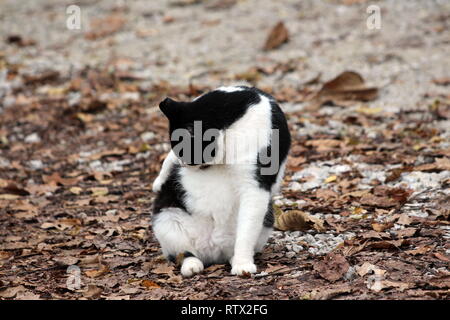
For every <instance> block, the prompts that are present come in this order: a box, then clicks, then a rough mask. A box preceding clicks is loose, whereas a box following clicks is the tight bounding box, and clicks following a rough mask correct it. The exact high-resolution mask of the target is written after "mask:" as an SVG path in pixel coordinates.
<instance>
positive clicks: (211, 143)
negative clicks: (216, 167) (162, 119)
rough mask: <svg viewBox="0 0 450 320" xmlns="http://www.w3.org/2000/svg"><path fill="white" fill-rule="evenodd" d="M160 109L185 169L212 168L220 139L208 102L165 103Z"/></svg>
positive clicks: (212, 110) (174, 149)
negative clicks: (194, 167)
mask: <svg viewBox="0 0 450 320" xmlns="http://www.w3.org/2000/svg"><path fill="white" fill-rule="evenodd" d="M159 108H160V109H161V111H162V112H163V114H164V115H165V116H166V117H167V119H168V120H169V134H170V143H171V146H172V150H173V151H174V153H175V155H176V156H177V157H178V158H179V159H180V160H181V161H182V162H183V163H184V164H186V165H190V166H195V165H204V164H211V163H212V162H213V161H214V158H215V157H216V156H217V153H218V148H219V144H218V140H219V138H220V135H221V130H220V125H218V123H217V121H216V120H215V119H216V118H217V115H215V114H214V108H213V106H212V105H209V106H208V103H207V102H206V103H205V101H203V103H202V102H200V103H199V102H198V101H195V100H194V101H192V102H181V101H175V100H173V99H170V98H166V99H164V100H163V101H162V102H161V103H160V104H159Z"/></svg>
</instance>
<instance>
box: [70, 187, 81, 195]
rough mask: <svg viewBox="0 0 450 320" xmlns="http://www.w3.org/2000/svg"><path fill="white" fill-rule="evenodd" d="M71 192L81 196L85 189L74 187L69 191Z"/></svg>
mask: <svg viewBox="0 0 450 320" xmlns="http://www.w3.org/2000/svg"><path fill="white" fill-rule="evenodd" d="M69 191H70V192H72V193H73V194H80V193H81V191H83V189H81V188H80V187H72V188H70V189H69Z"/></svg>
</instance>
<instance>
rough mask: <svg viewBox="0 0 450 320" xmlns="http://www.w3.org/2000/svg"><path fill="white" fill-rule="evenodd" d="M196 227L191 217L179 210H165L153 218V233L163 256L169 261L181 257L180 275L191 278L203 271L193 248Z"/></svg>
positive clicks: (201, 263)
mask: <svg viewBox="0 0 450 320" xmlns="http://www.w3.org/2000/svg"><path fill="white" fill-rule="evenodd" d="M196 229H198V228H197V227H196V225H195V224H194V221H192V217H191V216H190V215H189V213H187V212H186V211H184V210H183V209H181V208H166V209H163V210H161V212H159V213H158V214H156V215H155V216H154V218H153V233H154V235H155V237H156V239H158V241H159V243H160V245H161V249H162V251H163V254H164V256H165V257H166V258H168V259H169V260H175V259H176V257H177V256H179V255H180V254H182V255H183V261H182V264H181V274H182V275H183V276H184V277H191V276H193V275H194V274H197V273H200V272H202V271H203V269H204V266H203V262H202V261H201V260H200V259H199V258H197V256H196V255H197V251H196V249H195V247H194V239H195V237H196V235H195V232H196Z"/></svg>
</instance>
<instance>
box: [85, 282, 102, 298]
mask: <svg viewBox="0 0 450 320" xmlns="http://www.w3.org/2000/svg"><path fill="white" fill-rule="evenodd" d="M102 291H103V289H102V288H100V287H97V286H95V285H93V284H90V285H88V288H87V290H86V291H84V292H83V296H84V297H86V298H98V297H99V296H100V295H101V294H102Z"/></svg>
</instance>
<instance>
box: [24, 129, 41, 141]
mask: <svg viewBox="0 0 450 320" xmlns="http://www.w3.org/2000/svg"><path fill="white" fill-rule="evenodd" d="M25 142H26V143H38V142H41V138H40V137H39V135H38V134H37V133H36V132H35V133H32V134H30V135H28V136H26V138H25Z"/></svg>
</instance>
